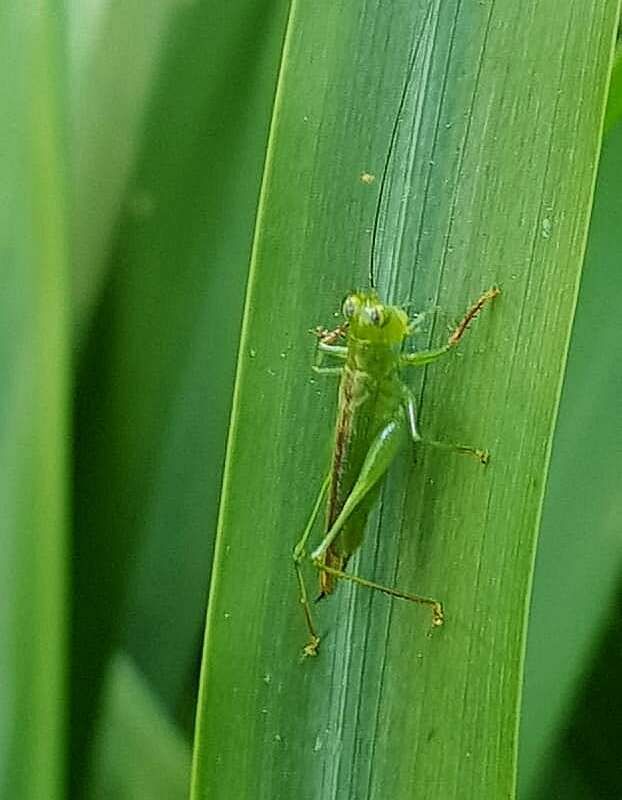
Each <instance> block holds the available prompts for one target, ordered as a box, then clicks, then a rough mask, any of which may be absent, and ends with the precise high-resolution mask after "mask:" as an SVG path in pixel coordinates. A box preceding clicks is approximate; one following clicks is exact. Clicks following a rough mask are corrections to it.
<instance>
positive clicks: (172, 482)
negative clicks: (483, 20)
mask: <svg viewBox="0 0 622 800" xmlns="http://www.w3.org/2000/svg"><path fill="white" fill-rule="evenodd" d="M521 5H524V6H525V8H524V9H523V10H524V11H525V12H527V11H528V10H529V9H531V7H532V4H531V3H527V2H525V3H523V4H521ZM606 5H607V7H608V8H609V9H611V8H612V7H613V4H611V3H610V4H603V9H604V8H605V6H606ZM289 13H290V8H289V3H288V2H286V0H233V1H232V2H230V3H228V4H227V5H226V6H222V4H220V3H216V2H211V1H209V2H204V3H196V2H194V3H193V2H191V1H190V0H155V2H153V0H152V2H149V3H147V2H145V1H144V0H124V1H123V2H121V0H89V1H88V2H82V1H81V0H69V2H68V3H66V4H64V5H61V4H54V3H52V2H51V0H39V2H37V3H35V4H30V5H24V6H22V5H18V4H12V5H8V4H7V5H5V6H4V7H3V8H2V9H1V10H0V64H1V65H2V67H3V69H2V73H3V75H4V80H3V83H2V88H1V89H0V131H1V141H2V149H1V152H0V176H1V177H2V185H3V187H5V191H4V192H3V194H2V201H1V202H0V218H1V221H2V232H1V233H0V237H1V239H0V241H1V242H2V255H3V258H2V268H1V274H2V276H3V280H2V283H1V284H0V287H1V288H0V308H1V316H0V320H1V325H2V333H3V335H2V337H1V338H0V342H1V343H0V370H1V372H0V375H1V377H2V382H1V383H0V408H1V409H2V412H3V413H2V417H1V419H0V464H1V465H2V470H1V472H0V497H1V498H2V502H1V518H0V531H1V536H0V542H1V543H2V553H1V555H0V585H1V586H2V587H3V602H2V605H1V609H2V610H1V612H0V674H1V675H2V680H1V681H0V796H1V797H3V798H4V797H6V798H12V799H13V798H15V799H16V800H38V799H39V798H45V800H57V798H65V797H68V798H71V799H72V800H74V798H75V799H77V798H81V799H83V800H86V798H97V799H98V800H116V799H117V798H119V799H120V800H126V799H127V800H137V799H138V798H147V797H149V798H153V797H166V798H170V799H171V800H176V798H186V797H188V795H189V790H190V788H189V787H190V772H191V757H192V748H193V735H194V714H195V707H196V701H197V687H198V682H199V668H200V663H201V643H202V636H203V628H204V619H205V609H206V601H207V593H208V588H209V580H210V564H211V558H212V550H213V545H214V535H215V530H216V521H217V515H218V504H219V497H220V489H221V480H222V471H223V462H224V456H225V447H226V439H227V430H228V423H229V413H230V408H231V402H232V392H233V385H234V377H235V369H236V355H237V349H238V344H239V339H240V327H241V322H242V317H243V313H244V295H245V289H246V282H247V278H248V269H249V262H250V256H251V249H252V245H253V231H254V224H255V215H256V211H257V204H258V198H259V191H260V184H261V179H262V174H263V169H264V162H265V159H266V148H267V143H268V137H269V129H270V124H271V117H272V113H273V104H274V99H275V92H276V88H277V79H278V74H279V67H280V65H281V59H282V57H283V41H284V36H285V30H286V24H287V19H288V14H289ZM612 19H613V15H612V13H609V14H608V15H606V16H605V15H604V14H603V16H602V18H598V20H597V22H600V23H601V24H602V25H609V26H611V24H612ZM595 24H597V23H595ZM603 35H604V34H603ZM619 63H620V62H619V59H618V61H617V64H616V67H615V68H614V72H613V81H612V86H611V95H610V97H611V100H610V105H609V108H608V113H607V118H606V126H605V131H606V133H605V138H604V140H603V149H602V155H601V161H600V167H599V172H598V180H597V184H596V192H595V198H594V206H593V215H592V222H591V227H590V235H589V241H588V251H587V256H586V261H585V265H584V271H583V279H582V283H581V290H580V295H579V301H578V307H577V312H576V320H575V325H574V330H573V335H572V340H571V346H570V353H569V361H568V368H567V371H566V377H565V381H564V386H563V394H562V400H561V405H560V411H559V418H558V424H557V428H556V433H555V438H554V446H553V455H552V461H551V467H550V473H549V475H548V486H547V492H546V499H545V507H544V515H543V520H542V527H541V533H540V542H539V548H538V554H537V560H536V570H535V578H534V589H533V599H532V607H531V615H530V625H529V633H528V645H527V662H526V677H525V685H524V691H523V697H522V722H521V738H520V752H519V797H520V799H521V800H540V798H555V797H560V798H561V797H563V798H564V800H566V798H568V799H569V800H573V798H577V800H578V798H582V799H584V800H592V798H593V800H599V799H600V798H608V797H617V796H618V794H619V785H620V778H621V777H622V776H621V775H620V772H621V770H622V767H621V766H620V759H619V757H618V752H619V749H620V745H621V744H622V734H620V730H621V728H620V724H619V722H620V718H621V717H622V693H621V690H620V685H619V681H618V680H617V675H618V674H619V666H620V647H621V644H622V639H621V636H622V631H621V629H620V624H619V619H620V611H621V610H622V601H621V600H620V598H621V596H622V583H621V578H622V538H621V537H622V496H621V494H620V489H619V475H620V473H621V472H622V426H621V425H620V420H619V398H620V396H621V391H622V369H621V367H620V363H621V361H622V358H621V356H622V344H621V343H620V336H619V328H620V326H619V321H618V309H619V307H620V302H622V274H621V272H620V269H619V266H620V255H619V254H620V252H622V241H621V240H620V237H621V236H622V233H621V228H622V226H621V225H620V219H621V217H622V199H621V197H620V192H619V186H620V185H621V183H622V123H621V121H620V116H621V115H622V106H621V105H620V103H619V98H620V96H622V88H621V87H622V75H621V74H620V69H619ZM399 67H400V65H399V64H397V62H395V61H393V63H392V67H391V68H392V69H394V70H396V74H399ZM603 80H605V78H603ZM567 91H568V92H570V93H572V92H573V86H572V85H568V87H567ZM578 112H579V113H580V109H578ZM599 124H600V122H599V120H595V121H594V126H595V129H597V128H598V126H599ZM588 166H589V165H588ZM315 201H317V202H322V201H323V198H321V197H317V198H315ZM351 213H352V212H351V210H348V211H347V214H351ZM352 218H353V217H350V216H347V219H348V220H350V221H351V219H352ZM292 224H294V223H292ZM336 224H337V225H339V224H340V223H339V222H338V221H336ZM344 224H345V223H344ZM452 310H453V309H452ZM277 311H278V310H277ZM276 320H277V321H278V314H277V316H276ZM525 424H528V423H525ZM298 446H303V445H301V444H299V445H298ZM294 534H295V532H293V534H292V542H293V535H294ZM287 567H288V565H285V566H284V569H287ZM239 724H243V722H239ZM407 757H408V751H407V748H405V750H404V752H403V753H402V754H401V755H400V758H407ZM266 758H267V757H266ZM270 769H274V766H273V765H272V766H271V765H269V764H267V765H266V772H267V773H269V771H270ZM235 800H237V799H235Z"/></svg>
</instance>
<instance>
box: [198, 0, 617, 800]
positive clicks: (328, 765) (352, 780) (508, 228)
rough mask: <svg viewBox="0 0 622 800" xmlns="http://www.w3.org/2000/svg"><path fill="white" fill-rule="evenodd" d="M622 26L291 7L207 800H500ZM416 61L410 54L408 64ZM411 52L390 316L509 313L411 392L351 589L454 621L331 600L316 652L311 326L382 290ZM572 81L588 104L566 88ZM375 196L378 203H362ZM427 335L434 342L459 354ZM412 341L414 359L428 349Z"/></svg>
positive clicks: (227, 540)
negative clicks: (457, 452)
mask: <svg viewBox="0 0 622 800" xmlns="http://www.w3.org/2000/svg"><path fill="white" fill-rule="evenodd" d="M616 14H617V4H616V3H615V2H607V0H605V1H604V2H600V3H596V4H592V5H591V6H590V8H589V9H588V10H586V8H585V5H584V4H583V3H581V2H578V0H577V1H575V2H570V3H567V4H565V5H564V7H563V8H562V9H560V6H559V4H557V3H554V2H552V0H549V2H544V3H542V2H538V3H531V2H524V3H521V4H519V5H516V4H513V5H510V4H505V5H503V6H501V5H499V4H497V5H494V6H491V5H482V4H480V5H477V6H476V7H471V6H469V7H468V8H466V7H464V6H462V5H461V4H459V3H457V2H456V3H446V2H445V3H438V2H434V1H433V2H431V3H421V4H419V5H418V6H417V7H416V8H413V6H412V4H411V3H403V4H402V3H400V4H394V5H393V6H392V8H391V11H390V12H389V11H387V10H386V8H383V7H376V6H375V5H374V6H373V7H372V5H371V4H369V5H368V6H367V7H366V9H365V11H364V12H361V11H360V8H359V6H358V5H356V7H355V4H349V3H345V4H341V5H340V6H339V7H336V6H335V5H334V4H328V3H326V4H322V5H321V6H320V7H318V6H317V5H316V6H313V7H310V6H309V5H308V4H298V3H294V5H293V7H292V16H291V19H290V25H289V34H288V39H287V43H286V50H285V54H284V60H283V67H282V74H281V80H280V88H279V94H278V97H277V104H276V108H275V115H274V120H273V128H272V136H271V145H270V150H269V153H268V161H267V167H266V174H265V180H264V188H263V194H262V203H261V209H260V214H259V219H258V226H257V231H256V240H255V250H254V258H253V266H252V274H251V280H250V284H249V288H248V296H247V305H246V314H245V320H244V333H243V340H242V347H241V352H240V359H239V365H238V376H237V386H236V395H235V403H234V412H233V422H232V428H231V433H230V440H229V445H228V454H227V466H226V473H225V483H224V488H223V496H222V504H221V511H220V524H219V533H218V544H217V554H216V565H215V573H214V579H213V583H212V590H211V596H210V607H209V613H208V623H207V631H206V640H205V651H204V661H203V674H202V682H201V694H200V699H199V709H198V716H197V737H196V742H195V758H194V779H193V789H192V797H193V800H199V798H201V800H202V799H203V798H207V797H209V798H211V799H213V798H220V797H222V798H225V797H232V796H233V797H246V796H253V797H257V798H273V797H298V796H299V797H304V798H307V797H308V798H311V797H320V796H321V797H339V798H344V797H357V798H362V797H365V798H367V797H396V798H407V797H408V798H413V797H415V798H424V797H425V798H437V797H438V798H439V799H440V798H442V800H447V798H453V797H456V798H464V797H473V798H478V799H479V798H494V800H497V798H499V797H506V796H512V794H513V791H514V781H515V748H516V733H517V715H518V701H519V694H520V685H521V679H522V652H523V641H524V624H525V608H526V602H527V597H528V590H529V585H530V575H531V570H532V561H533V551H534V542H535V534H536V530H537V525H538V521H539V514H540V505H541V499H542V494H543V489H544V483H545V477H546V468H547V461H548V451H549V444H550V437H551V431H552V426H553V421H554V417H555V412H556V407H557V401H558V395H559V386H560V380H561V375H562V371H563V365H564V360H565V355H566V350H567V346H568V337H569V331H570V324H571V320H572V315H573V311H574V303H575V296H576V288H577V283H578V276H579V271H580V265H581V257H582V251H583V246H584V240H585V232H586V227H587V221H588V217H589V209H590V202H591V192H592V185H593V180H594V170H595V163H596V159H597V154H598V148H599V139H600V120H601V119H602V113H603V105H604V96H605V91H606V84H607V80H608V71H609V63H610V55H611V46H612V40H613V30H614V26H615V23H616ZM417 48H418V49H417ZM416 49H417V52H418V55H417V59H418V61H417V64H416V71H417V74H418V81H416V82H415V83H414V84H413V88H412V91H411V92H410V93H409V97H408V100H407V105H406V109H405V112H404V117H403V124H402V127H401V129H400V134H399V137H398V142H397V146H396V150H395V156H394V161H393V164H392V169H391V174H390V192H389V195H388V197H387V202H386V205H385V216H384V219H383V230H382V242H381V247H380V250H379V258H378V261H379V263H380V264H381V265H382V266H381V268H380V270H379V282H380V286H381V288H382V290H383V292H384V294H385V296H387V295H388V296H389V297H390V299H392V300H397V301H401V300H408V299H413V300H415V301H416V302H417V304H418V306H419V307H426V306H428V307H430V306H431V307H433V306H435V305H437V306H440V307H441V308H442V309H443V310H444V311H446V312H450V313H455V314H458V313H459V312H460V311H461V310H462V309H463V308H464V307H465V306H466V305H467V303H468V301H470V300H472V299H473V298H474V297H476V296H477V295H478V294H479V293H480V292H481V291H482V290H483V289H484V288H486V287H487V286H489V285H491V284H492V283H499V284H501V285H502V287H503V291H504V294H503V296H502V297H501V298H500V300H499V301H498V302H497V303H496V307H495V308H494V309H491V311H490V313H489V314H487V315H486V316H485V317H484V316H483V317H482V319H480V320H479V321H478V323H477V325H476V326H475V325H474V329H473V331H472V333H471V338H470V340H469V342H468V343H466V345H465V348H464V350H463V352H462V353H461V355H460V357H456V358H454V359H453V360H452V361H451V362H450V363H448V364H447V365H445V367H438V368H437V369H436V370H434V371H432V369H430V370H429V372H428V373H427V375H426V377H425V382H424V383H423V382H422V383H421V384H420V385H419V386H418V391H419V395H420V408H421V417H422V421H423V424H424V426H425V430H426V431H427V432H428V434H429V435H431V436H432V437H434V438H443V439H445V440H447V441H460V442H465V443H473V444H477V445H485V446H487V447H489V448H490V449H491V450H492V452H493V454H494V456H493V462H492V463H491V465H490V467H489V468H488V470H487V471H486V472H485V473H483V472H482V471H481V470H479V469H478V468H477V466H475V465H472V464H469V463H466V462H465V461H464V460H462V461H460V460H459V459H453V460H452V459H448V457H447V456H441V455H438V454H428V453H422V454H420V455H419V457H418V463H417V465H416V468H415V469H412V464H411V457H410V455H409V454H404V456H403V458H402V459H401V460H400V462H399V464H397V465H396V468H395V469H394V470H393V471H392V474H391V476H390V482H389V486H388V487H387V491H386V492H385V496H384V502H383V507H382V514H381V517H380V524H379V530H380V536H381V547H380V546H379V541H380V540H377V541H376V543H374V541H373V536H370V541H369V542H368V543H367V544H366V547H367V549H366V550H365V551H364V552H363V553H362V555H361V558H360V564H359V572H360V573H361V574H373V575H375V576H377V577H383V578H385V579H387V578H394V580H391V581H390V582H392V583H397V584H398V585H401V586H403V587H404V588H411V589H413V590H416V591H420V592H423V593H427V594H439V595H441V596H442V597H443V599H444V600H445V602H446V608H447V612H448V623H447V626H446V628H445V629H444V630H442V631H439V632H438V635H437V636H435V637H432V638H428V637H427V636H426V631H427V624H428V620H427V617H425V616H423V615H418V614H417V613H416V612H414V611H413V609H412V608H409V607H404V605H403V604H402V605H400V604H397V603H395V604H391V603H390V602H389V601H388V600H387V599H386V598H384V597H373V596H370V595H369V594H365V593H363V592H356V591H352V590H350V589H349V588H348V587H345V586H342V587H341V588H340V592H339V596H338V597H336V598H335V599H334V600H331V602H330V603H326V604H325V607H324V608H323V609H321V612H320V613H321V627H322V629H323V630H324V631H325V632H326V634H327V635H326V637H325V642H324V649H323V652H322V655H321V657H320V658H318V659H317V660H316V661H314V662H312V663H305V664H304V665H301V664H299V663H298V659H297V653H298V652H299V648H300V645H301V644H302V642H303V641H304V631H303V625H302V621H301V614H300V613H299V611H298V609H297V608H296V606H297V603H296V588H295V581H294V577H293V574H292V570H291V563H290V553H291V547H292V545H293V543H294V542H295V540H296V537H297V534H299V532H300V530H301V528H302V526H303V525H304V522H305V519H306V515H307V513H308V511H309V509H310V507H311V505H312V503H313V499H314V494H315V493H316V492H317V489H318V488H319V485H320V483H321V478H322V475H323V474H324V472H325V469H326V464H327V459H328V454H329V447H330V439H331V433H330V428H331V424H330V419H331V418H332V416H333V414H334V406H333V402H332V400H331V395H332V394H333V392H332V391H331V390H330V389H326V388H325V387H324V386H319V385H318V384H317V382H316V381H315V380H314V379H313V378H311V377H310V373H309V362H310V352H311V348H312V343H311V341H310V338H309V335H308V333H307V331H308V329H309V328H311V327H313V326H314V325H316V324H317V323H318V322H321V323H326V324H330V322H331V316H330V315H331V312H332V311H333V310H335V309H337V308H338V306H339V301H340V299H341V297H343V295H344V293H345V292H346V291H347V290H348V289H349V288H351V287H352V286H353V285H357V284H359V285H360V284H362V283H364V281H365V276H366V272H367V255H368V245H369V235H368V229H369V227H370V225H371V220H372V218H373V210H374V207H375V197H376V196H375V191H374V190H373V189H372V188H370V184H369V183H368V182H365V181H361V180H360V177H359V176H360V175H361V173H363V172H366V173H369V174H378V173H379V172H380V170H381V169H382V163H383V159H384V157H385V154H386V146H387V142H388V139H389V135H390V130H391V126H392V121H393V116H394V114H395V109H396V108H397V105H398V102H399V97H400V93H401V90H402V86H403V80H404V74H405V72H406V65H407V64H408V62H409V57H410V55H411V54H412V53H413V52H415V50H416ZM570 86H571V87H572V91H569V90H568V87H570ZM373 186H374V184H373V183H372V184H371V187H373ZM442 322H443V317H442V316H441V315H438V318H437V324H436V325H435V326H434V327H433V328H432V331H431V334H430V336H431V339H432V340H433V341H434V342H435V343H438V342H440V341H442V340H443V339H444V337H445V335H446V334H445V326H444V325H443V324H442ZM421 344H424V343H421Z"/></svg>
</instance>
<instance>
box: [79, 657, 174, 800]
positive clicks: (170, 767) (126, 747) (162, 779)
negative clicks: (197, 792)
mask: <svg viewBox="0 0 622 800" xmlns="http://www.w3.org/2000/svg"><path fill="white" fill-rule="evenodd" d="M94 763H95V769H94V774H93V777H92V784H91V787H90V789H89V798H92V800H110V798H115V800H148V798H153V797H166V798H167V800H184V799H185V798H186V797H187V796H188V788H187V787H188V780H189V776H190V748H189V746H188V743H187V741H186V740H185V739H184V738H183V736H182V735H181V733H180V731H179V730H177V729H176V728H175V727H174V725H172V724H171V722H170V720H169V719H168V717H167V715H166V713H165V711H164V709H163V708H162V706H161V703H160V702H159V700H158V698H157V697H156V696H155V695H154V693H153V692H152V691H151V689H150V687H149V685H148V684H147V682H146V681H145V679H144V677H143V676H142V675H141V674H140V672H139V671H138V670H137V669H136V665H135V664H134V663H133V662H132V660H131V659H129V658H128V657H127V655H126V654H124V653H117V654H116V655H115V657H114V658H113V659H111V662H110V666H109V669H108V675H107V681H106V689H105V692H104V711H103V714H102V719H101V722H100V726H99V732H98V741H97V743H96V747H95V759H94Z"/></svg>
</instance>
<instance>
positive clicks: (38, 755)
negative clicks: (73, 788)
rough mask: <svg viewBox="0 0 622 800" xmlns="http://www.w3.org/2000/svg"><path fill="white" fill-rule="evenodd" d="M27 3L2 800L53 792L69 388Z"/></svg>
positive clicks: (0, 747) (14, 289)
mask: <svg viewBox="0 0 622 800" xmlns="http://www.w3.org/2000/svg"><path fill="white" fill-rule="evenodd" d="M35 6H36V7H35ZM35 6H32V5H26V6H24V5H19V4H18V5H5V6H4V7H3V9H2V11H0V70H1V72H2V74H3V75H4V76H6V80H4V81H3V85H2V89H1V90H0V138H1V140H2V143H3V147H2V153H1V154H0V182H1V184H2V186H3V194H2V198H1V199H0V231H1V233H0V242H1V250H2V254H3V258H2V275H3V280H2V292H1V294H0V304H1V312H0V320H1V321H2V322H1V324H2V333H1V335H0V342H1V344H0V371H1V374H2V381H1V389H0V404H1V406H2V413H1V414H0V442H1V446H0V472H1V474H2V483H1V484H0V493H1V499H0V506H1V507H2V514H1V516H0V541H1V542H2V557H1V558H0V583H1V584H2V592H3V597H4V601H3V603H2V611H1V612H0V664H1V666H0V671H1V672H2V681H0V794H2V796H3V797H4V796H6V797H19V798H21V799H22V800H37V798H40V797H46V798H50V800H55V798H58V799H59V800H60V798H61V797H62V796H63V788H64V787H63V783H64V752H63V746H64V739H65V737H64V725H65V713H64V708H65V678H66V675H65V670H66V653H65V642H66V616H67V613H66V612H67V609H66V605H65V601H66V553H67V542H66V537H67V529H66V523H67V439H68V390H69V371H68V308H67V284H68V248H67V236H66V226H67V214H66V212H67V208H68V198H67V185H66V180H65V178H66V171H67V164H66V155H67V152H66V142H67V140H66V120H65V115H64V111H65V105H66V82H65V71H64V65H63V63H62V53H63V38H64V33H65V31H64V18H63V16H62V15H61V14H59V13H58V11H57V10H56V9H54V8H53V7H52V4H51V3H47V2H41V3H38V4H35Z"/></svg>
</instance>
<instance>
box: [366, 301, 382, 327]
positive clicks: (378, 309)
mask: <svg viewBox="0 0 622 800" xmlns="http://www.w3.org/2000/svg"><path fill="white" fill-rule="evenodd" d="M369 319H370V321H371V323H372V324H373V325H377V326H378V327H379V328H381V327H382V326H383V325H384V309H383V308H382V306H372V307H371V308H370V309H369Z"/></svg>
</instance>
